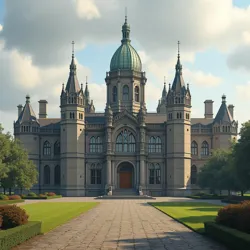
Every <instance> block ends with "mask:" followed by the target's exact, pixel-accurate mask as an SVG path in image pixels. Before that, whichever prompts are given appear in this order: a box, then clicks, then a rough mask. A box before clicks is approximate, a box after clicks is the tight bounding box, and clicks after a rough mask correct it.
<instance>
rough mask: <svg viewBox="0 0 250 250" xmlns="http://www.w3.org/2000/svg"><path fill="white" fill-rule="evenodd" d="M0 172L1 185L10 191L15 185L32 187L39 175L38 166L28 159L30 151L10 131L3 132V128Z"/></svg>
mask: <svg viewBox="0 0 250 250" xmlns="http://www.w3.org/2000/svg"><path fill="white" fill-rule="evenodd" d="M1 146H3V147H2V148H1ZM0 174H1V175H0V181H1V186H2V187H3V188H4V190H5V189H6V188H8V189H9V192H10V193H11V189H12V188H14V187H19V188H21V189H23V188H24V189H30V188H31V187H32V186H33V185H34V184H35V183H36V182H37V177H38V172H37V170H36V166H35V164H34V163H33V162H32V161H30V160H29V159H28V153H27V152H26V151H25V150H24V149H23V148H22V146H21V143H20V142H19V141H17V140H15V139H14V138H12V137H11V135H10V134H9V133H7V134H3V133H2V129H0Z"/></svg>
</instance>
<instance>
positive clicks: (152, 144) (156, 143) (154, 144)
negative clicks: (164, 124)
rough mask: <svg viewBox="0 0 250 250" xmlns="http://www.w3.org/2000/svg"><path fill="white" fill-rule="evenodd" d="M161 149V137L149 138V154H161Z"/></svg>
mask: <svg viewBox="0 0 250 250" xmlns="http://www.w3.org/2000/svg"><path fill="white" fill-rule="evenodd" d="M161 148H162V143H161V138H160V137H159V136H157V137H154V136H151V137H150V138H149V143H148V152H149V153H161Z"/></svg>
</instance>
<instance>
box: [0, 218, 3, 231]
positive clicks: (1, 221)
mask: <svg viewBox="0 0 250 250" xmlns="http://www.w3.org/2000/svg"><path fill="white" fill-rule="evenodd" d="M2 224H3V216H2V215H0V229H1V228H2Z"/></svg>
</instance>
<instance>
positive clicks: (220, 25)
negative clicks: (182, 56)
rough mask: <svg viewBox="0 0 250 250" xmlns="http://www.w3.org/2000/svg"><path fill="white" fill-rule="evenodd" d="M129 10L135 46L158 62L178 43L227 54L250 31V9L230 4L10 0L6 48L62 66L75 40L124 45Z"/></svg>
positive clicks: (190, 48)
mask: <svg viewBox="0 0 250 250" xmlns="http://www.w3.org/2000/svg"><path fill="white" fill-rule="evenodd" d="M125 6H126V7H128V10H129V12H128V13H129V15H128V21H129V23H130V25H131V37H132V41H133V40H136V41H137V42H138V43H139V44H140V45H141V47H142V49H143V50H145V51H148V53H149V55H150V56H151V57H152V58H154V59H157V60H158V59H161V60H163V59H166V58H167V56H168V54H170V53H173V50H176V42H177V40H180V41H181V50H182V52H187V53H195V52H197V51H201V50H205V49H206V48H210V47H211V46H213V47H216V48H219V49H220V50H228V49H229V48H231V47H233V46H235V45H236V44H237V43H239V41H242V39H246V38H244V34H246V32H248V30H249V26H250V7H249V8H245V9H240V8H237V7H235V6H233V4H232V1H231V0H220V1H214V0H205V1H197V0H189V1H185V0H178V1H177V0H168V1H166V0H158V2H157V4H155V3H154V2H152V1H145V0H137V1H126V2H124V1H115V0H110V1H109V2H108V4H107V2H106V1H103V0H96V1H94V0H60V4H59V5H58V2H57V1H56V0H44V1H41V2H40V1H28V0H23V1H22V2H19V1H18V2H17V1H13V0H9V1H6V6H5V8H6V11H5V17H4V29H3V31H2V32H1V37H2V38H3V39H4V40H5V42H6V49H13V48H14V49H18V50H20V51H21V52H22V53H25V54H28V55H30V56H31V57H32V61H33V63H34V64H36V65H39V66H42V67H50V66H52V65H53V66H55V65H60V64H61V65H63V64H64V63H66V62H67V55H68V54H69V51H70V42H71V40H75V41H76V46H79V47H82V46H83V44H89V43H96V44H100V43H102V44H103V43H105V42H116V43H119V40H120V37H121V33H120V30H121V25H122V23H123V13H124V8H125ZM170 6H171V7H170ZM27 10H28V11H27ZM201 10H205V11H201ZM138 13H140V17H139V18H138ZM148 13H150V15H149V14H148ZM180 13H181V14H180ZM13 30H15V32H13ZM245 36H246V35H245ZM79 47H76V50H77V49H79Z"/></svg>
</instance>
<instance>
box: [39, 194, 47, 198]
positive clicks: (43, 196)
mask: <svg viewBox="0 0 250 250" xmlns="http://www.w3.org/2000/svg"><path fill="white" fill-rule="evenodd" d="M39 197H40V198H45V197H47V195H45V194H39Z"/></svg>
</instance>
